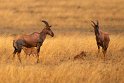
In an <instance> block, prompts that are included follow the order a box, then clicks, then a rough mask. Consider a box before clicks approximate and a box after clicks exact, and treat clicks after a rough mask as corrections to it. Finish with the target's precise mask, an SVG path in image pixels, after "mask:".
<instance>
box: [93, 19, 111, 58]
mask: <svg viewBox="0 0 124 83" xmlns="http://www.w3.org/2000/svg"><path fill="white" fill-rule="evenodd" d="M91 22H92V24H91V25H92V26H93V28H94V32H95V36H96V43H97V46H98V53H99V52H100V46H101V47H102V52H103V54H104V60H105V55H106V52H107V48H108V45H109V41H110V38H109V34H108V33H107V32H103V31H101V30H100V28H99V22H98V21H97V23H95V22H93V21H91Z"/></svg>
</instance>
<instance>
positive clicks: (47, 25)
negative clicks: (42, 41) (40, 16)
mask: <svg viewBox="0 0 124 83" xmlns="http://www.w3.org/2000/svg"><path fill="white" fill-rule="evenodd" d="M42 22H43V23H45V24H46V27H50V26H49V24H48V22H47V21H44V20H42Z"/></svg>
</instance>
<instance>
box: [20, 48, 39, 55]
mask: <svg viewBox="0 0 124 83" xmlns="http://www.w3.org/2000/svg"><path fill="white" fill-rule="evenodd" d="M22 49H23V51H24V53H25V54H26V57H27V56H30V55H33V56H34V55H37V50H36V48H35V47H32V48H26V47H23V48H22Z"/></svg>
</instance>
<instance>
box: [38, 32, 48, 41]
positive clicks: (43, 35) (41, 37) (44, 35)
mask: <svg viewBox="0 0 124 83" xmlns="http://www.w3.org/2000/svg"><path fill="white" fill-rule="evenodd" d="M46 35H47V33H46V32H45V31H42V32H40V39H42V40H43V41H44V40H45V38H46Z"/></svg>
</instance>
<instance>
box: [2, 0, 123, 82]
mask: <svg viewBox="0 0 124 83" xmlns="http://www.w3.org/2000/svg"><path fill="white" fill-rule="evenodd" d="M123 3H124V1H123V0H12V1H10V0H0V83H124V79H123V77H124V58H123V57H124V56H123V55H124V44H123V43H124V23H123V22H124V16H123V15H124V10H123V9H124V5H123ZM42 19H44V20H47V21H48V22H49V24H50V25H52V28H51V29H52V30H53V32H54V33H55V37H54V38H50V37H47V39H46V40H45V42H44V44H43V46H42V47H41V51H40V63H38V64H36V57H33V56H30V57H27V58H25V56H26V55H25V54H24V52H23V51H22V53H21V59H22V64H20V63H19V61H18V58H17V56H16V57H15V59H14V60H12V53H13V50H14V49H13V46H12V40H13V38H14V37H15V35H18V34H30V33H32V32H34V31H38V32H39V31H41V30H42V28H43V27H44V25H43V24H42V23H41V22H40V20H42ZM91 20H99V21H100V27H101V28H102V29H103V30H104V31H108V32H109V33H110V39H111V41H110V45H109V48H108V52H107V57H106V61H104V60H103V54H102V52H101V53H100V54H99V55H98V54H97V46H96V41H95V36H94V33H93V28H92V27H91V24H90V23H91V22H90V21H91ZM41 27H42V28H41ZM82 51H84V52H86V57H84V59H77V60H74V59H73V58H74V57H75V56H76V55H77V54H80V52H82ZM9 56H10V58H9V59H8V57H9Z"/></svg>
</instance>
